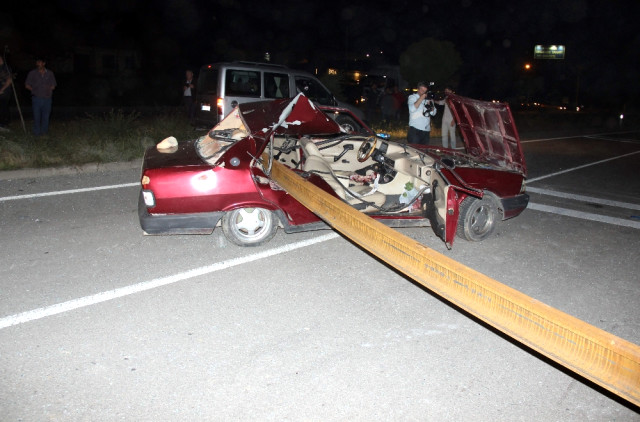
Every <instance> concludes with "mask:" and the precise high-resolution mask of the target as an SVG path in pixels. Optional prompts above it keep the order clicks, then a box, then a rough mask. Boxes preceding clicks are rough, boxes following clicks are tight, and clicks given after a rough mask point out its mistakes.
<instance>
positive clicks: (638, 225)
mask: <svg viewBox="0 0 640 422" xmlns="http://www.w3.org/2000/svg"><path fill="white" fill-rule="evenodd" d="M527 209H531V210H535V211H542V212H548V213H552V214H559V215H564V216H567V217H575V218H581V219H583V220H590V221H597V222H600V223H607V224H615V225H617V226H624V227H631V228H634V229H640V221H633V220H625V219H624V218H616V217H608V216H606V215H600V214H591V213H588V212H583V211H576V210H570V209H566V208H558V207H552V206H549V205H543V204H536V203H535V202H529V205H527Z"/></svg>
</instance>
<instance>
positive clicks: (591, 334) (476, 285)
mask: <svg viewBox="0 0 640 422" xmlns="http://www.w3.org/2000/svg"><path fill="white" fill-rule="evenodd" d="M263 159H264V160H265V161H264V162H267V160H268V157H267V156H266V155H263ZM271 176H272V178H273V179H274V180H275V181H276V182H277V183H278V184H279V185H280V186H282V187H283V188H284V189H286V190H287V192H289V194H290V195H292V196H293V197H294V198H295V199H297V200H298V201H299V202H300V203H302V204H303V205H304V206H305V207H307V208H309V209H310V210H312V211H313V212H314V213H316V214H317V215H318V216H319V217H320V218H322V219H323V220H324V221H325V222H327V223H328V224H330V225H331V226H332V227H333V228H335V229H336V230H338V231H339V232H341V233H342V234H344V235H345V236H347V237H349V238H350V239H351V240H353V241H354V242H355V243H357V244H358V245H360V246H361V247H363V248H364V249H366V250H368V251H370V252H371V253H373V254H374V255H376V256H378V257H379V258H381V259H383V260H385V261H386V262H387V263H389V264H390V265H392V266H393V267H395V268H397V269H398V270H400V271H402V272H403V273H404V274H406V275H407V276H409V277H411V278H413V279H414V280H415V281H416V282H418V283H420V284H421V285H423V286H424V287H426V288H428V289H429V290H431V291H433V292H435V293H437V294H438V295H440V296H441V297H443V298H445V299H447V300H448V301H450V302H451V303H454V304H455V305H457V306H459V307H460V308H462V309H464V310H466V311H467V312H469V313H471V314H472V315H474V316H476V317H477V318H479V319H481V320H483V321H485V322H486V323H488V324H490V325H491V326H493V327H495V328H497V329H498V330H500V331H502V332H504V333H505V334H507V335H509V336H510V337H511V338H513V339H515V340H517V341H519V342H521V343H522V344H525V345H526V346H528V347H530V348H532V349H534V350H536V351H538V352H540V353H541V354H543V355H545V356H547V357H549V358H550V359H552V360H554V361H556V362H558V363H559V364H561V365H562V366H564V367H566V368H569V369H570V370H572V371H574V372H575V373H577V374H580V375H581V376H583V377H585V378H587V379H589V380H591V381H593V382H594V383H596V384H598V385H600V386H602V387H604V388H605V389H607V390H609V391H611V392H612V393H614V394H616V395H618V396H620V397H622V398H624V399H626V400H628V401H630V402H631V403H634V404H636V405H640V346H638V345H636V344H633V343H631V342H628V341H626V340H624V339H622V338H619V337H616V336H614V335H613V334H611V333H608V332H606V331H604V330H601V329H599V328H597V327H595V326H593V325H590V324H587V323H586V322H584V321H581V320H579V319H577V318H575V317H572V316H571V315H568V314H566V313H564V312H561V311H559V310H557V309H555V308H552V307H550V306H548V305H545V304H544V303H542V302H539V301H537V300H535V299H533V298H531V297H529V296H527V295H525V294H523V293H521V292H519V291H517V290H514V289H512V288H510V287H508V286H505V285H504V284H501V283H499V282H498V281H496V280H494V279H492V278H489V277H487V276H485V275H483V274H481V273H479V272H477V271H474V270H473V269H471V268H469V267H466V266H464V265H462V264H460V263H458V262H456V261H454V260H452V259H451V258H448V257H446V256H444V255H442V254H440V253H438V252H436V251H434V250H432V249H429V248H427V247H426V246H424V245H422V244H420V243H418V242H416V241H415V240H412V239H410V238H408V237H406V236H404V235H402V234H401V233H399V232H397V231H396V230H393V229H391V228H389V227H387V226H385V225H383V224H381V223H379V222H377V221H375V220H374V219H372V218H369V217H368V216H366V215H364V214H362V213H361V212H359V211H357V210H355V209H353V208H352V207H350V206H349V205H348V204H346V203H344V202H342V201H340V200H339V199H337V198H335V197H333V196H331V195H330V194H328V193H327V192H325V191H323V190H322V189H320V188H318V187H317V186H315V185H313V184H311V183H309V182H307V181H306V180H305V179H303V178H302V177H300V176H298V175H297V174H295V173H294V172H293V171H291V170H290V169H288V168H287V167H285V166H284V165H282V164H280V163H277V162H274V163H273V167H272V174H271Z"/></svg>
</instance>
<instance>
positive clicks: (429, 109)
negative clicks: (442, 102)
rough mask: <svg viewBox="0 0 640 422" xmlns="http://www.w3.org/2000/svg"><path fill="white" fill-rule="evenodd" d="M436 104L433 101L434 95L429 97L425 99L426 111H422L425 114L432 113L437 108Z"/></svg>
mask: <svg viewBox="0 0 640 422" xmlns="http://www.w3.org/2000/svg"><path fill="white" fill-rule="evenodd" d="M435 106H436V105H435V104H434V103H433V97H431V98H427V99H425V100H424V111H423V112H422V115H423V116H426V115H427V114H430V113H431V112H432V111H433V109H434V108H435Z"/></svg>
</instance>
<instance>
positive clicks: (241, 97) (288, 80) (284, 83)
mask: <svg viewBox="0 0 640 422" xmlns="http://www.w3.org/2000/svg"><path fill="white" fill-rule="evenodd" d="M196 88H197V89H196V113H195V120H196V125H197V126H206V127H212V126H214V125H215V124H216V123H218V122H219V121H221V120H222V119H223V118H224V117H225V116H226V115H227V114H229V113H230V112H231V110H233V109H234V108H235V107H236V106H237V105H238V104H242V103H248V102H253V101H269V100H275V99H278V98H293V97H295V96H296V95H297V94H298V93H299V92H302V93H304V95H306V96H307V97H308V98H309V99H311V101H313V102H315V103H317V104H319V105H325V106H337V107H343V108H347V109H349V110H351V111H352V112H353V113H354V114H355V115H356V116H358V117H359V118H360V119H363V118H364V114H363V113H362V111H361V110H359V109H358V108H356V107H355V106H352V105H350V104H346V103H343V102H341V101H338V100H337V99H336V98H335V97H334V95H333V94H332V93H331V91H329V90H328V89H327V88H326V87H325V86H324V85H323V84H322V82H320V81H319V80H318V79H317V78H316V77H314V76H313V75H311V74H309V73H307V72H303V71H300V70H294V69H290V68H288V67H286V66H282V65H277V64H270V63H254V62H243V61H238V62H227V63H212V64H207V65H204V66H202V67H201V68H200V73H199V75H198V84H197V87H196ZM347 119H348V120H349V121H346V120H347ZM335 120H336V121H337V122H338V123H339V124H341V125H345V126H348V125H353V126H354V127H355V126H357V124H356V123H355V122H354V121H353V119H351V118H350V117H348V116H342V115H339V114H337V115H336V117H335ZM341 120H345V121H344V122H343V121H341Z"/></svg>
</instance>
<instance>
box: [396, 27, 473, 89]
mask: <svg viewBox="0 0 640 422" xmlns="http://www.w3.org/2000/svg"><path fill="white" fill-rule="evenodd" d="M461 65H462V58H461V57H460V53H458V51H457V50H456V47H455V45H454V44H453V43H452V42H450V41H440V40H436V39H434V38H425V39H423V40H421V41H418V42H416V43H413V44H411V45H410V46H409V47H408V48H407V49H406V50H405V51H404V52H403V53H402V54H400V73H401V74H402V77H403V78H404V79H406V80H407V81H408V82H409V84H410V85H411V86H415V85H416V84H417V83H418V82H420V81H425V82H430V81H431V82H435V83H436V85H437V86H439V87H443V88H444V87H445V86H448V85H449V86H455V85H457V82H458V77H459V75H458V71H459V70H460V66H461Z"/></svg>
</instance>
